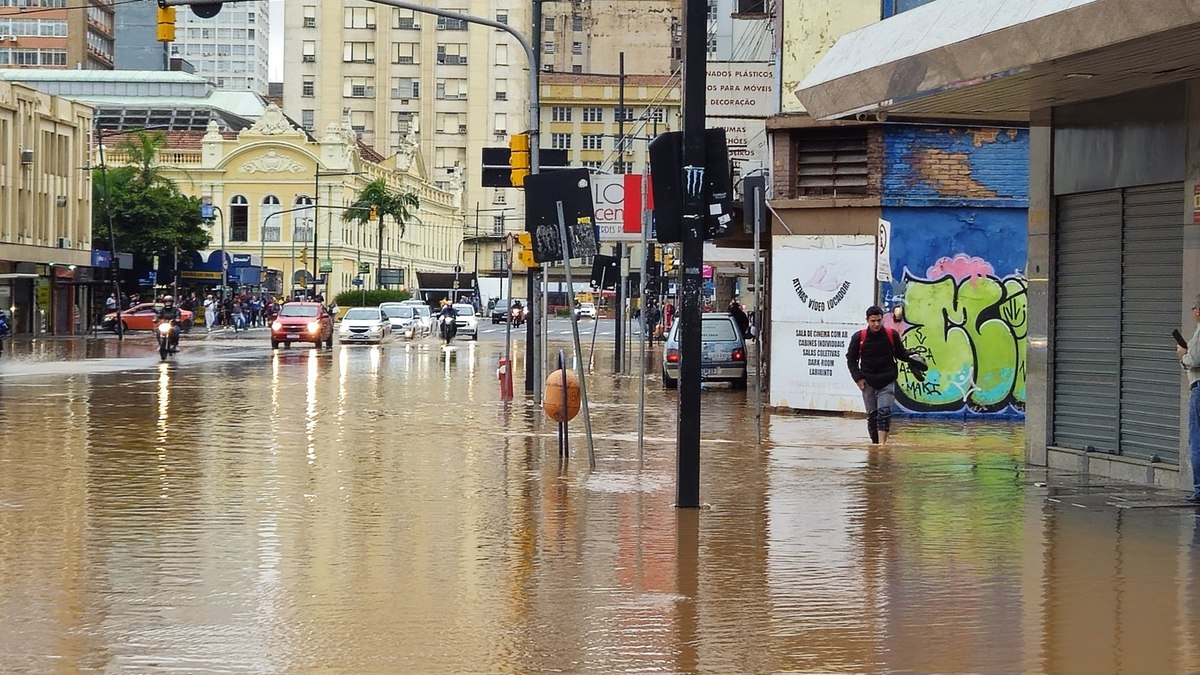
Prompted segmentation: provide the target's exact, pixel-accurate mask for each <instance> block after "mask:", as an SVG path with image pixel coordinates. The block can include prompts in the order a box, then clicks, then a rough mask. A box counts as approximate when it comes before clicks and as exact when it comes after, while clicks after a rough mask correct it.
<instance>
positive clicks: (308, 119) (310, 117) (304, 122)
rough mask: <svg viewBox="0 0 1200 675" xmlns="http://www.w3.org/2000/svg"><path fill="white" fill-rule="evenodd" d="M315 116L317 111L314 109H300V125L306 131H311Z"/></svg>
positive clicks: (314, 124)
mask: <svg viewBox="0 0 1200 675" xmlns="http://www.w3.org/2000/svg"><path fill="white" fill-rule="evenodd" d="M316 116H317V112H316V111H315V110H301V111H300V126H302V127H304V128H305V130H307V131H312V130H313V127H314V126H316Z"/></svg>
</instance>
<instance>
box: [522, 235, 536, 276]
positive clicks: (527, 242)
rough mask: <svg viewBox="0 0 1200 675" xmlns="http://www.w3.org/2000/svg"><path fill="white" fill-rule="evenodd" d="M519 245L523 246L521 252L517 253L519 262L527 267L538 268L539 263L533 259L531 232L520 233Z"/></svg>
mask: <svg viewBox="0 0 1200 675" xmlns="http://www.w3.org/2000/svg"><path fill="white" fill-rule="evenodd" d="M517 244H519V245H520V246H521V250H519V251H517V260H518V261H520V263H521V264H522V265H524V266H525V267H529V268H533V267H537V266H538V264H537V261H536V260H534V259H533V235H532V234H530V233H529V232H518V233H517Z"/></svg>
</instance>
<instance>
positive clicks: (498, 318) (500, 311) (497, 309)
mask: <svg viewBox="0 0 1200 675" xmlns="http://www.w3.org/2000/svg"><path fill="white" fill-rule="evenodd" d="M518 302H520V303H521V317H520V319H518V320H517V321H515V322H514V323H516V324H517V325H518V326H519V325H521V324H522V323H524V322H525V319H526V318H528V317H529V308H528V307H526V306H525V303H524V302H522V301H521V299H520V298H500V299H499V300H497V301H496V304H495V305H493V306H492V311H491V312H490V314H491V317H492V324H493V325H494V324H498V323H501V322H503V321H509V320H510V319H511V316H512V313H511V312H510V311H509V308H510V307H512V306H513V304H515V303H518Z"/></svg>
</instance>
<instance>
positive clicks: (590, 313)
mask: <svg viewBox="0 0 1200 675" xmlns="http://www.w3.org/2000/svg"><path fill="white" fill-rule="evenodd" d="M575 318H577V319H595V318H596V303H594V302H581V303H579V304H577V305H575Z"/></svg>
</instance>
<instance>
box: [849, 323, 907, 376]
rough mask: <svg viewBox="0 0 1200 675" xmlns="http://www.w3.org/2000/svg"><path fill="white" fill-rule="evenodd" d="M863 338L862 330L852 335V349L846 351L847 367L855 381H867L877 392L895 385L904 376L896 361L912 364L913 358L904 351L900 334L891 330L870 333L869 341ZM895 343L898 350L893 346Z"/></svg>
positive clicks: (868, 332) (884, 329)
mask: <svg viewBox="0 0 1200 675" xmlns="http://www.w3.org/2000/svg"><path fill="white" fill-rule="evenodd" d="M887 331H891V333H892V335H891V337H892V339H891V340H888V335H887ZM861 335H862V331H861V330H856V331H854V332H853V333H851V335H850V346H849V348H848V349H847V350H846V364H847V365H848V366H850V377H851V378H852V379H853V380H854V381H855V382H858V381H859V380H866V381H867V384H869V385H871V387H872V388H874V389H882V388H883V387H886V386H887V385H889V384H891V383H893V382H895V381H896V378H897V377H898V376H899V374H900V373H899V370H898V369H897V368H896V359H900V360H901V361H908V360H909V359H910V358H911V357H910V355H909V353H908V352H907V351H906V350H905V349H904V343H903V342H901V341H900V335H899V334H898V333H896V331H894V330H892V329H891V328H883V329H881V330H878V331H872V330H867V337H866V339H865V340H862V339H861V337H860V336H861ZM860 341H861V342H862V347H861V348H860V347H859V342H860ZM893 342H894V343H895V349H893V347H892V344H893Z"/></svg>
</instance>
